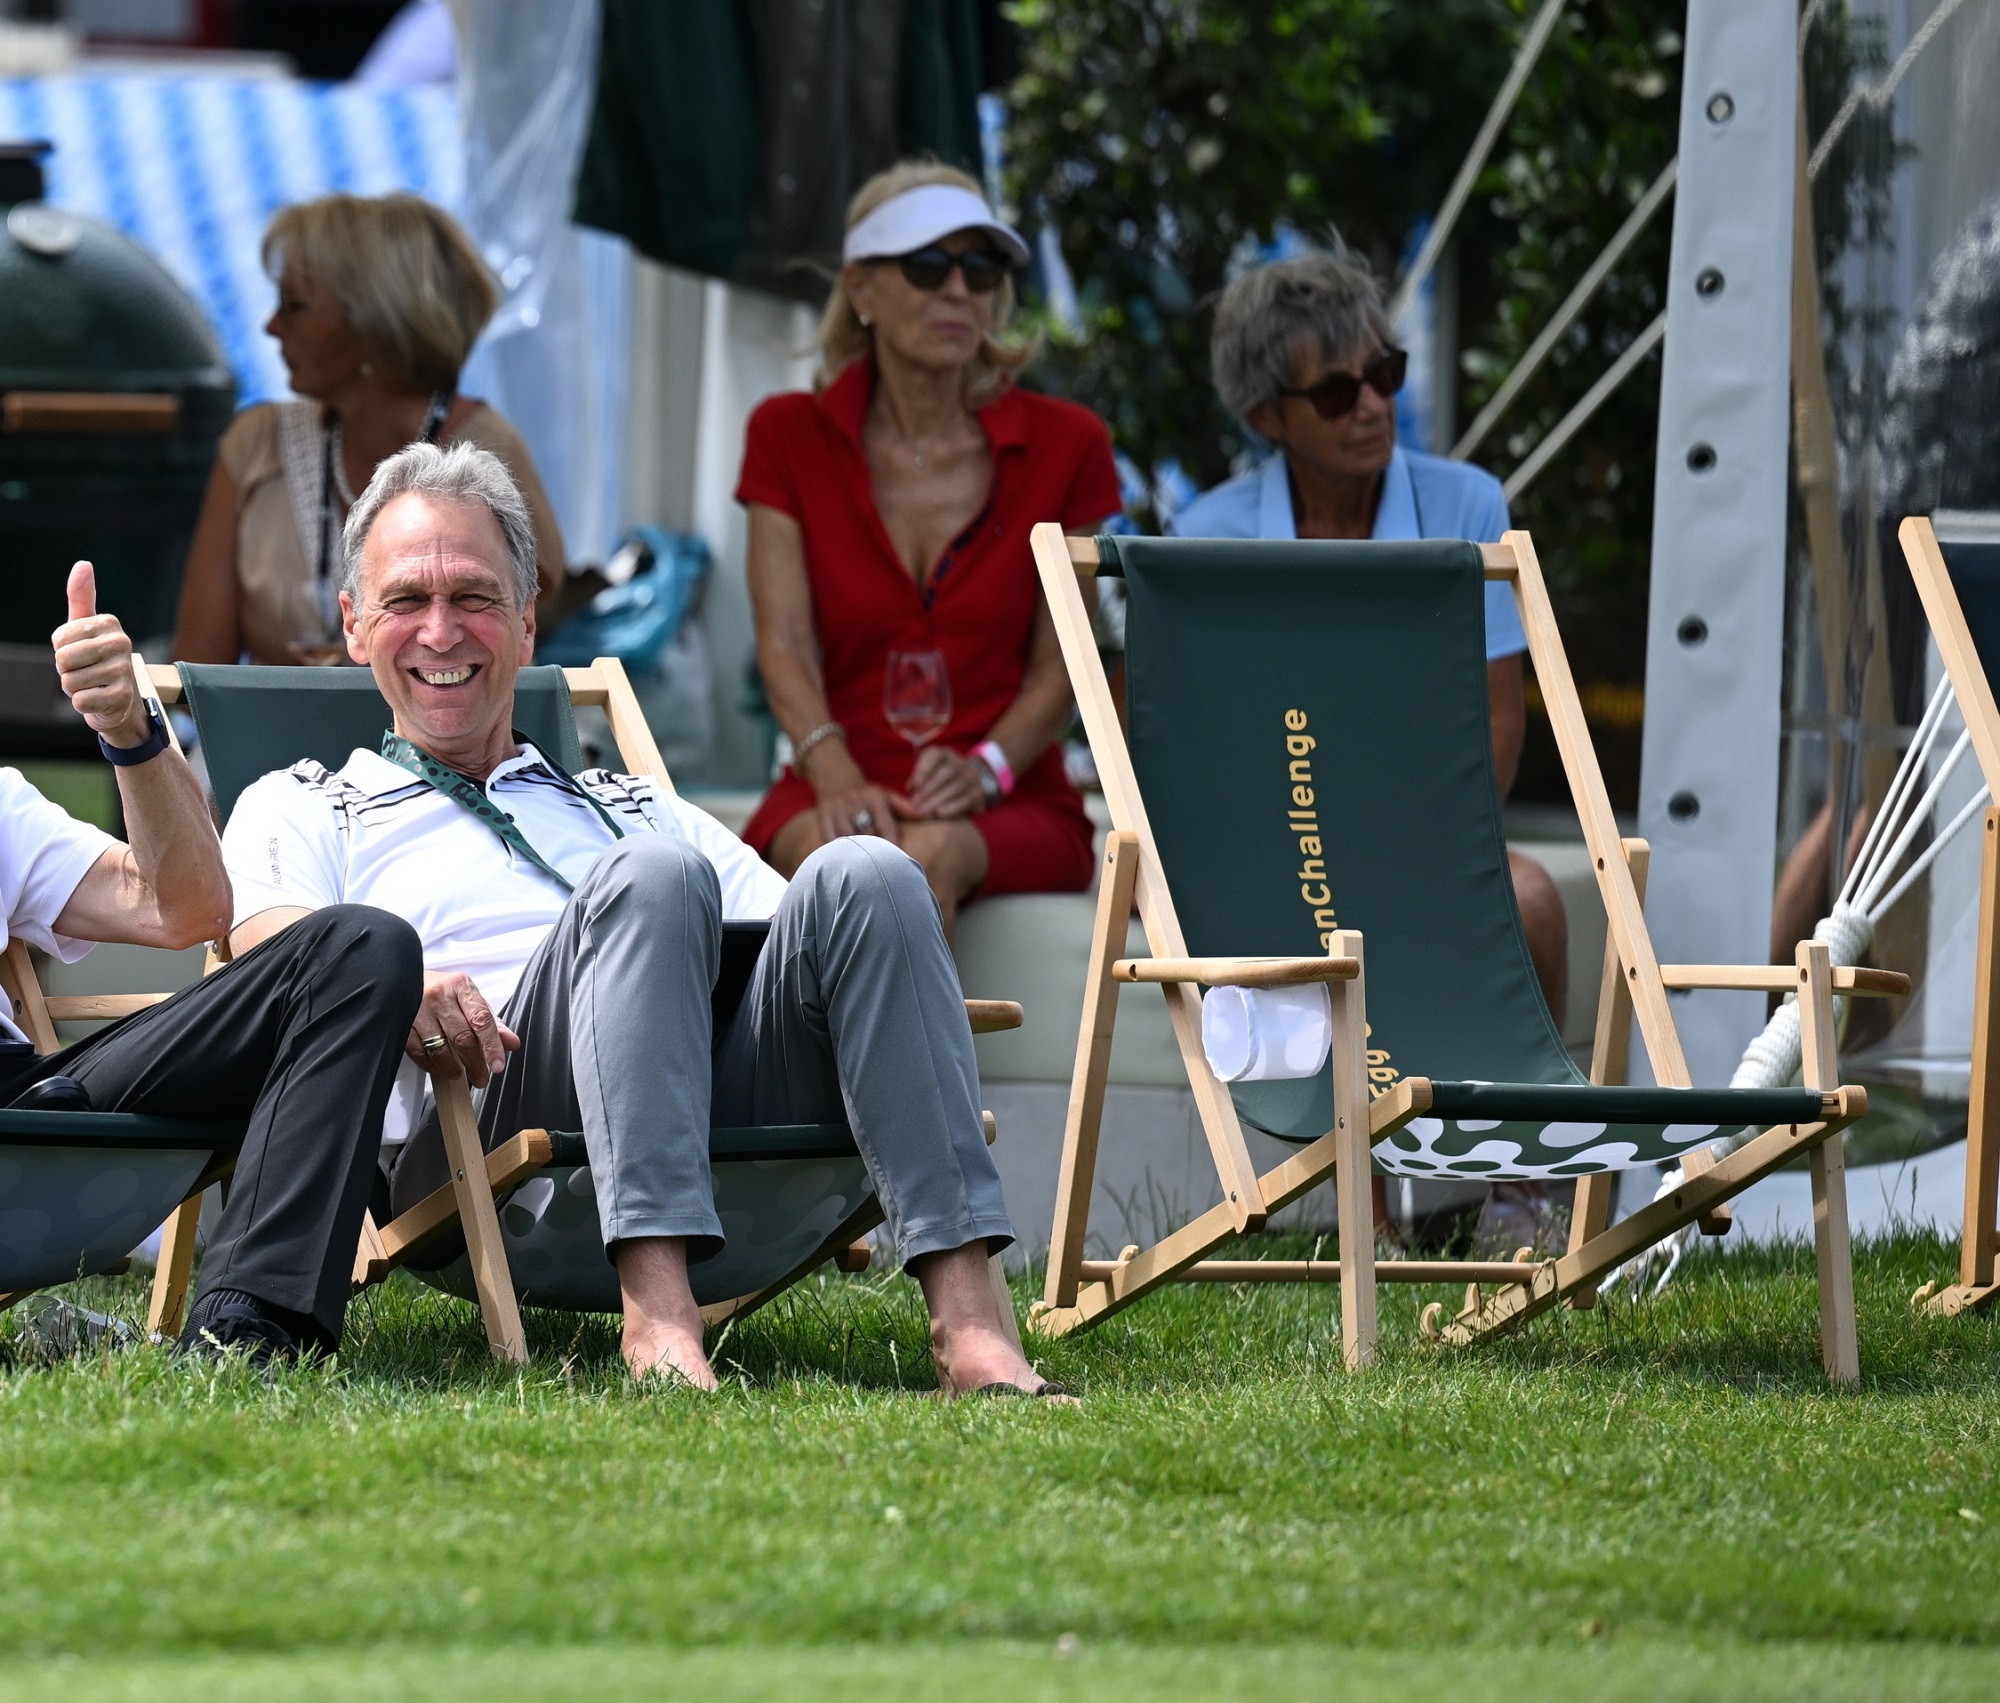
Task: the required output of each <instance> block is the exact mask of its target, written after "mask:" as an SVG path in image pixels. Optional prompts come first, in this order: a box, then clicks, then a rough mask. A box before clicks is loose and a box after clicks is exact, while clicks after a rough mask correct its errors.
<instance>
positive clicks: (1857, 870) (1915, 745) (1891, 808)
mask: <svg viewBox="0 0 2000 1703" xmlns="http://www.w3.org/2000/svg"><path fill="white" fill-rule="evenodd" d="M1955 701H1956V700H1955V699H1954V698H1953V697H1952V695H1951V679H1950V676H1948V675H1947V676H1946V677H1945V678H1944V679H1942V680H1940V681H1939V682H1938V683H1937V690H1936V691H1934V692H1933V693H1931V701H1930V702H1929V703H1928V704H1926V705H1925V706H1924V713H1923V715H1922V717H1921V718H1920V719H1919V720H1918V722H1917V731H1916V732H1915V733H1914V734H1913V735H1912V736H1911V738H1910V743H1909V746H1908V748H1907V749H1906V750H1905V751H1904V753H1903V758H1902V761H1901V762H1900V763H1898V764H1897V765H1896V772H1895V774H1894V775H1893V776H1892V777H1891V778H1890V781H1889V790H1888V791H1887V792H1886V793H1884V794H1883V796H1882V807H1881V809H1879V810H1878V811H1876V813H1875V820H1874V821H1872V822H1870V823H1869V824H1868V832H1867V833H1866V834H1865V835H1863V836H1862V840H1861V849H1860V851H1858V852H1856V853H1855V854H1854V867H1853V868H1852V869H1850V870H1848V872H1847V879H1846V880H1845V881H1843V882H1842V883H1841V886H1840V897H1839V898H1838V899H1836V900H1835V901H1834V903H1835V905H1836V906H1838V905H1843V904H1851V903H1853V900H1854V895H1855V893H1856V892H1857V891H1858V890H1859V889H1860V886H1861V883H1862V882H1864V881H1866V880H1867V879H1868V877H1869V875H1870V873H1871V872H1872V871H1873V870H1874V868H1875V862H1874V859H1875V852H1876V850H1877V849H1878V848H1879V846H1880V845H1881V843H1882V840H1883V837H1884V835H1885V833H1886V831H1887V829H1888V825H1889V824H1890V823H1891V822H1894V821H1896V820H1898V818H1899V815H1900V812H1901V810H1902V807H1903V799H1904V798H1905V796H1907V794H1908V793H1909V790H1910V788H1911V787H1912V786H1913V785H1915V783H1916V777H1917V776H1918V775H1920V774H1922V773H1923V770H1924V766H1925V765H1926V764H1927V763H1928V762H1929V761H1930V754H1931V746H1932V745H1933V744H1935V743H1936V741H1937V734H1938V729H1939V728H1940V727H1942V726H1943V725H1944V714H1945V711H1946V710H1947V709H1948V708H1949V707H1950V706H1951V705H1952V704H1953V703H1954V702H1955Z"/></svg>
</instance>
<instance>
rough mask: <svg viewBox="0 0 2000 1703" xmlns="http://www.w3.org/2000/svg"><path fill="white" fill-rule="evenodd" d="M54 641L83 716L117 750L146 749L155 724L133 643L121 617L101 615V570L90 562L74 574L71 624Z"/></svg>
mask: <svg viewBox="0 0 2000 1703" xmlns="http://www.w3.org/2000/svg"><path fill="white" fill-rule="evenodd" d="M51 642H52V643H53V644H54V646H55V653H56V672H57V673H59V674H60V675H61V676H62V689H63V691H64V693H66V694H67V695H68V698H69V701H70V702H71V703H72V704H74V705H75V706H76V711H77V714H78V715H80V716H82V717H83V719H84V720H85V721H86V722H88V723H89V724H90V726H91V728H92V729H93V730H94V731H95V732H97V733H100V734H102V735H103V736H104V737H105V738H106V739H107V740H109V741H110V742H111V743H112V744H113V745H123V746H133V745H140V744H143V743H144V742H145V740H146V737H147V735H148V734H149V733H150V732H151V731H152V724H151V722H150V720H149V719H148V717H147V714H146V706H145V704H144V703H143V702H142V701H141V699H140V697H139V682H138V680H137V679H136V678H135V677H134V675H133V673H132V641H131V640H130V639H128V638H127V637H126V636H125V629H124V628H123V627H121V626H120V625H119V624H118V617H117V616H116V615H100V614H98V613H97V570H96V569H95V568H93V567H92V566H91V565H90V563H88V562H78V563H77V564H76V566H75V567H73V568H71V569H70V571H69V619H68V620H67V621H65V622H64V623H63V624H62V625H61V626H60V627H58V628H56V630H55V634H54V637H53V639H52V640H51Z"/></svg>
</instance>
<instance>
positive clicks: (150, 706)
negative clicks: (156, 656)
mask: <svg viewBox="0 0 2000 1703" xmlns="http://www.w3.org/2000/svg"><path fill="white" fill-rule="evenodd" d="M146 720H147V722H148V723H149V724H150V725H151V731H150V732H149V733H148V734H147V735H146V737H145V738H144V739H142V740H140V741H139V743H138V744H137V745H113V744H112V743H111V741H110V740H108V739H106V738H105V737H104V735H103V734H101V733H100V734H99V735H98V736H97V748H98V750H100V751H102V752H103V753H104V760H105V761H106V762H107V763H109V764H110V765H111V766H112V767H113V768H117V769H136V768H137V767H138V766H139V765H140V764H141V763H150V762H151V761H152V760H153V759H154V758H155V757H157V756H158V755H159V754H160V753H161V752H162V751H164V750H166V748H167V747H168V746H169V745H170V744H172V743H173V741H172V740H171V739H169V738H168V737H167V723H166V718H165V717H164V716H162V715H161V714H160V706H159V705H158V704H156V703H154V702H153V700H152V699H150V698H148V699H147V700H146Z"/></svg>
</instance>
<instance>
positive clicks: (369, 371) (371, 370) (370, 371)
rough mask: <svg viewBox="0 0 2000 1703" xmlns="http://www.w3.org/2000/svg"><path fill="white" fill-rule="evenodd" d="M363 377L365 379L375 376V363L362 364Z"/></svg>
mask: <svg viewBox="0 0 2000 1703" xmlns="http://www.w3.org/2000/svg"><path fill="white" fill-rule="evenodd" d="M361 376H362V377H363V378H373V377H374V376H375V363H374V362H373V361H363V362H362V363H361Z"/></svg>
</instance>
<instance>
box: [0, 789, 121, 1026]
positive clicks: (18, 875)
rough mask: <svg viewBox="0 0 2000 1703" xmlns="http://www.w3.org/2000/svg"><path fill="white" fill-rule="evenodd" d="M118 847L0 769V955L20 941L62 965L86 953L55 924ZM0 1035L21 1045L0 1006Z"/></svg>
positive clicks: (84, 947) (86, 943) (3, 1006)
mask: <svg viewBox="0 0 2000 1703" xmlns="http://www.w3.org/2000/svg"><path fill="white" fill-rule="evenodd" d="M117 844H118V842H117V841H116V840H114V839H113V838H112V837H111V836H110V835H109V834H107V833H105V832H104V831H103V829H101V828H93V827H91V826H90V824H89V823H87V822H79V821H77V819H76V818H75V817H74V816H72V815H70V814H69V812H68V811H66V810H63V809H62V808H60V807H59V806H57V805H54V804H51V803H50V802H49V801H48V800H47V799H46V798H44V797H43V796H42V795H41V794H40V793H39V792H37V791H36V790H35V789H34V788H33V787H32V786H30V785H29V784H28V782H27V779H26V778H25V777H24V776H23V775H22V773H21V771H20V770H19V769H0V951H4V950H5V949H6V946H7V942H8V941H9V940H25V941H26V942H27V943H28V944H29V945H30V946H38V947H40V948H41V949H42V950H43V951H44V952H47V953H49V954H50V955H51V956H53V957H57V958H60V959H61V960H62V961H63V962H64V963H65V964H74V963H75V962H76V961H77V959H79V958H81V957H82V956H83V955H84V954H85V953H86V952H88V951H89V950H90V947H91V943H90V942H89V941H87V940H72V939H70V937H69V936H68V935H66V934H58V933H56V918H57V917H59V916H61V915H62V911H63V906H65V905H67V904H68V903H69V901H70V895H71V894H73V893H74V892H75V891H76V889H77V883H78V882H80V881H82V879H83V878H84V876H85V875H87V874H89V873H90V866H91V865H92V864H94V863H95V862H96V861H97V860H98V859H99V858H100V857H102V856H103V855H104V854H105V853H106V852H107V851H109V850H110V849H111V848H112V847H113V846H115V845H117ZM0 1035H4V1036H6V1037H7V1038H8V1039H9V1040H15V1041H20V1040H25V1039H27V1037H26V1036H25V1035H23V1034H22V1033H21V1031H20V1030H19V1029H17V1028H16V1027H15V1026H14V1021H13V1014H12V1013H11V1012H9V1011H8V1010H7V1002H6V1001H5V1000H4V999H0Z"/></svg>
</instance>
